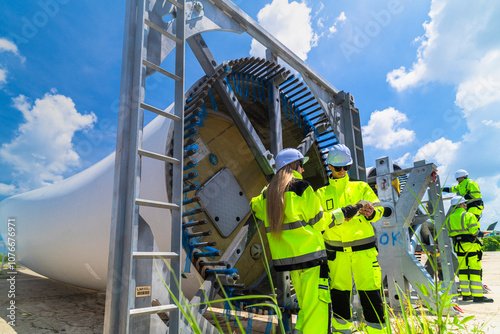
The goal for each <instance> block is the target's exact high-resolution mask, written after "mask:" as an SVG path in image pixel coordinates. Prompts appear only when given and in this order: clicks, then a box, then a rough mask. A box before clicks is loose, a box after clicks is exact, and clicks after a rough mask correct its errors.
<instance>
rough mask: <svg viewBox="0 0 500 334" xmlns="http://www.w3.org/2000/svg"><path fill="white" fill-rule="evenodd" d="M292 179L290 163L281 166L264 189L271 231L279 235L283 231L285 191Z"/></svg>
mask: <svg viewBox="0 0 500 334" xmlns="http://www.w3.org/2000/svg"><path fill="white" fill-rule="evenodd" d="M292 179H293V171H292V167H291V166H290V165H286V166H284V167H282V168H281V169H280V170H279V171H278V172H277V173H276V175H275V176H274V177H273V178H272V180H271V182H270V183H269V186H268V187H267V189H266V206H267V208H266V211H267V219H268V220H269V226H270V227H271V233H272V234H274V235H275V236H277V237H278V238H279V237H280V236H281V231H283V216H284V211H285V196H284V195H285V192H286V190H287V188H288V186H289V184H290V182H292Z"/></svg>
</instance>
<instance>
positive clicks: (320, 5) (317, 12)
mask: <svg viewBox="0 0 500 334" xmlns="http://www.w3.org/2000/svg"><path fill="white" fill-rule="evenodd" d="M324 8H325V4H324V3H322V2H320V3H319V8H318V10H317V11H316V13H314V17H316V16H318V14H319V13H321V11H322V10H323V9H324Z"/></svg>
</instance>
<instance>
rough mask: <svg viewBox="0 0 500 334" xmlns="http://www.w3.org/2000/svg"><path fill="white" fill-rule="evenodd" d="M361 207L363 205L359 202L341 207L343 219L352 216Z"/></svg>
mask: <svg viewBox="0 0 500 334" xmlns="http://www.w3.org/2000/svg"><path fill="white" fill-rule="evenodd" d="M362 207H363V205H361V204H358V205H357V206H355V205H348V206H346V207H343V208H342V209H341V210H342V213H343V214H344V218H345V219H351V218H352V217H354V216H355V215H356V213H358V211H359V209H361V208H362Z"/></svg>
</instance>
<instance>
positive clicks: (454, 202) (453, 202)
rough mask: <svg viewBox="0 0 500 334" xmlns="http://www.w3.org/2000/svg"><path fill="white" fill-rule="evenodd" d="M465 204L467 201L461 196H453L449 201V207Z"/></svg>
mask: <svg viewBox="0 0 500 334" xmlns="http://www.w3.org/2000/svg"><path fill="white" fill-rule="evenodd" d="M465 202H467V201H466V200H465V198H463V197H462V196H455V197H453V198H452V199H451V206H455V205H458V204H462V203H465Z"/></svg>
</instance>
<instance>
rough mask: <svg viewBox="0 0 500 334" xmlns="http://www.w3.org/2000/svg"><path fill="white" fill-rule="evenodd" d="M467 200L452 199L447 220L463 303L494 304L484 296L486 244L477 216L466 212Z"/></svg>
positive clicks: (461, 198)
mask: <svg viewBox="0 0 500 334" xmlns="http://www.w3.org/2000/svg"><path fill="white" fill-rule="evenodd" d="M466 202H467V201H466V200H465V199H464V198H463V197H461V196H455V197H453V198H452V199H451V206H452V210H453V212H452V214H451V215H450V216H449V217H448V218H447V219H446V226H447V228H448V235H449V236H450V237H451V238H452V239H453V246H454V250H455V253H456V254H457V259H458V279H459V280H460V292H461V293H462V300H464V301H467V300H473V301H474V303H493V299H491V298H486V297H485V296H483V283H482V276H483V270H482V269H481V259H482V257H483V244H482V243H481V241H479V239H478V238H477V237H478V236H479V234H480V232H481V231H480V230H479V222H478V221H477V218H476V216H475V215H474V214H472V213H470V212H468V211H466V208H467V204H466Z"/></svg>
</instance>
